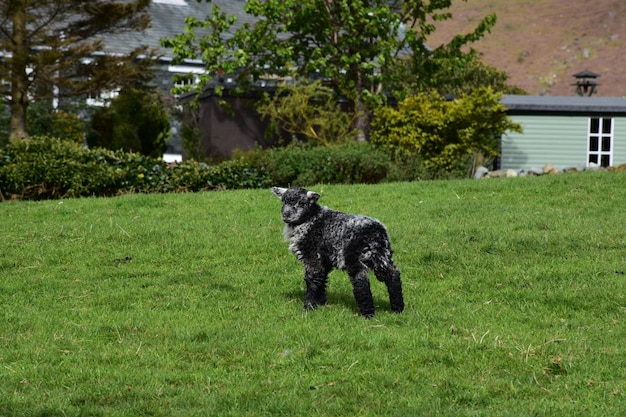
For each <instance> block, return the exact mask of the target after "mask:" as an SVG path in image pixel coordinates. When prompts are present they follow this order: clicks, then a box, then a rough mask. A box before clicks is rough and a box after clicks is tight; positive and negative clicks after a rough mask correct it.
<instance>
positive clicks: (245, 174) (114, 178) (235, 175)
mask: <svg viewBox="0 0 626 417" xmlns="http://www.w3.org/2000/svg"><path fill="white" fill-rule="evenodd" d="M269 185H270V181H269V178H268V177H267V176H265V175H264V174H262V173H260V172H259V171H257V170H256V169H254V168H251V167H248V166H242V165H241V164H238V163H236V162H230V163H227V164H222V165H219V166H210V165H207V164H199V163H197V162H183V163H178V164H167V163H166V162H164V161H163V160H161V159H157V158H152V157H149V156H144V155H141V154H137V153H126V152H122V151H111V150H107V149H102V148H95V149H87V148H85V147H83V146H81V145H78V144H76V143H73V142H69V141H61V140H58V139H55V138H50V137H32V138H29V139H21V140H18V141H12V142H11V143H10V144H9V145H8V146H6V147H5V148H3V149H0V198H3V199H6V198H12V199H29V200H41V199H55V198H62V197H81V196H110V195H118V194H124V193H131V192H143V193H163V192H185V191H202V190H218V189H236V188H260V187H268V186H269Z"/></svg>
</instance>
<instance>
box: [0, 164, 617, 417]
mask: <svg viewBox="0 0 626 417" xmlns="http://www.w3.org/2000/svg"><path fill="white" fill-rule="evenodd" d="M625 185H626V175H625V174H624V173H618V172H599V173H594V172H588V173H582V174H562V175H557V176H544V177H536V178H513V179H502V180H493V179H492V180H480V181H473V180H464V181H446V182H443V181H442V182H421V183H420V182H415V183H398V184H381V185H368V186H365V185H354V186H344V185H336V186H335V185H333V186H318V187H315V189H316V191H320V192H321V194H322V199H321V202H322V203H323V204H326V205H329V206H331V207H333V208H336V209H340V210H344V211H350V212H357V213H362V214H366V215H370V216H374V217H377V218H379V219H380V220H381V221H383V222H384V223H385V224H386V225H387V227H388V229H389V232H390V235H391V238H392V244H393V246H394V249H395V259H396V261H397V264H398V266H399V268H400V269H401V271H402V277H403V281H404V288H405V297H406V303H407V308H406V310H405V312H404V313H403V314H400V315H393V314H391V313H390V312H389V302H388V299H387V296H386V294H385V290H384V286H383V285H382V284H380V283H378V282H375V280H374V281H373V282H372V288H373V291H374V297H375V300H376V304H377V314H376V317H375V318H374V319H372V320H365V319H363V318H361V317H360V316H359V315H358V313H357V310H356V306H355V303H354V300H353V298H352V294H351V289H350V285H349V282H348V280H347V278H346V276H345V275H344V274H343V273H339V272H334V273H333V275H332V277H331V283H330V287H329V305H328V306H326V307H323V308H320V309H319V310H317V311H314V312H303V311H302V301H303V282H302V274H303V273H302V268H301V266H300V265H299V264H298V262H297V261H296V260H295V259H294V257H293V256H292V255H291V254H290V253H288V250H287V245H286V244H285V243H284V242H283V241H282V232H281V231H282V224H281V221H280V214H279V209H280V202H279V201H278V200H277V199H276V198H275V197H274V196H272V194H271V193H270V192H269V190H250V191H228V192H206V193H197V194H177V195H129V196H123V197H117V198H97V199H68V200H63V201H42V202H16V203H3V204H1V205H0V214H2V216H1V217H0V222H1V223H0V224H1V227H2V230H3V231H4V233H3V243H2V251H0V305H2V313H0V314H1V315H0V415H3V416H4V415H7V416H9V415H10V416H81V415H89V416H138V415H151V416H209V415H220V416H229V415H231V416H242V415H247V416H280V415H282V416H302V415H310V416H340V415H345V416H348V415H359V416H402V415H406V416H408V415H442V416H470V415H471V416H493V415H499V416H519V415H550V416H575V415H580V416H589V415H594V416H602V415H606V416H614V415H623V414H624V413H625V412H626V382H625V381H626V371H625V369H626V359H625V358H626V352H625V351H624V340H625V339H626V328H625V322H624V320H625V312H626V311H625V310H626V291H625V290H626V275H625V272H626V260H625V259H624V255H625V253H626V231H625V227H624V226H625V224H624V223H625V220H624V202H625V201H626V187H625Z"/></svg>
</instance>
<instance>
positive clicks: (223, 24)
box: [162, 0, 496, 139]
mask: <svg viewBox="0 0 626 417" xmlns="http://www.w3.org/2000/svg"><path fill="white" fill-rule="evenodd" d="M451 2H452V0H429V1H424V0H351V1H347V0H249V1H247V2H246V3H245V6H244V10H245V11H246V12H247V13H248V14H250V15H252V16H254V18H255V19H256V23H255V24H253V25H249V24H244V25H243V26H241V27H240V28H239V29H237V30H236V31H234V34H233V33H232V29H231V28H232V26H233V24H234V23H235V21H236V18H235V17H234V16H227V15H226V14H225V13H223V12H222V11H221V9H220V8H219V6H217V5H215V6H214V7H213V11H212V14H211V15H210V16H209V17H208V18H207V19H206V20H204V21H201V20H198V19H193V18H188V19H187V21H186V29H185V32H184V33H181V34H179V35H177V36H175V37H173V38H171V39H164V40H162V44H163V46H166V47H171V48H173V51H174V54H175V56H176V59H177V60H179V61H180V60H183V59H186V58H201V59H202V60H203V62H204V63H205V65H206V68H207V70H208V74H209V75H207V76H205V77H203V78H202V82H201V83H200V86H199V87H200V88H201V89H202V88H204V87H205V86H206V85H207V83H208V82H209V80H210V77H212V76H215V75H216V74H220V73H233V74H234V73H236V74H238V79H239V82H240V85H241V87H242V88H246V87H247V83H248V82H250V81H251V80H252V81H254V80H257V79H259V78H261V77H262V76H264V75H267V74H272V75H278V76H297V77H304V78H307V77H310V76H312V75H315V74H317V75H318V76H320V77H323V78H324V80H325V82H326V84H327V85H329V86H331V87H333V88H335V89H336V91H337V92H338V93H340V94H341V95H343V96H345V97H347V98H348V99H349V100H350V102H351V103H352V111H353V113H354V118H353V120H354V126H355V127H356V129H357V131H358V132H359V139H364V138H365V137H366V135H367V132H368V130H369V123H370V116H371V113H372V110H373V109H374V108H375V107H376V106H377V105H379V104H380V103H383V102H384V101H385V98H386V95H385V93H386V92H389V91H394V90H395V89H397V87H398V84H402V83H404V82H406V77H405V74H402V73H401V72H398V71H397V70H396V68H397V67H399V66H400V64H401V63H402V62H409V63H410V67H409V68H411V69H412V70H417V69H420V71H423V72H416V73H413V74H419V77H424V78H428V77H432V76H433V73H432V71H435V70H436V69H437V65H434V64H435V63H437V62H438V60H440V59H442V58H443V57H446V56H450V55H454V56H461V55H462V54H463V52H462V51H461V48H462V47H463V46H465V45H467V44H468V43H471V42H473V41H476V40H478V39H480V38H481V37H482V36H483V35H484V34H485V33H486V32H488V31H489V30H490V29H491V27H492V26H493V25H494V24H495V21H496V17H495V15H489V16H487V17H485V18H484V19H483V20H482V21H480V22H479V24H478V26H477V27H476V29H475V30H474V31H473V32H472V33H470V34H466V35H459V36H456V37H455V38H454V39H453V40H452V41H451V42H450V43H449V44H448V45H443V46H441V47H439V48H436V49H434V50H430V49H429V48H428V47H427V38H428V35H429V34H430V33H432V32H433V31H434V30H435V25H434V24H433V21H438V20H445V19H449V18H450V17H451V14H450V13H449V12H447V9H449V7H450V5H451ZM413 76H416V75H413Z"/></svg>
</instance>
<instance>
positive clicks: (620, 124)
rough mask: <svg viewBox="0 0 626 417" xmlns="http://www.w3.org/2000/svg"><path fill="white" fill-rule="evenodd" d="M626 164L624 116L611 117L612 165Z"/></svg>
mask: <svg viewBox="0 0 626 417" xmlns="http://www.w3.org/2000/svg"><path fill="white" fill-rule="evenodd" d="M621 164H626V116H623V117H615V118H614V119H613V166H618V165H621Z"/></svg>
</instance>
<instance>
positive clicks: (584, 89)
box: [572, 71, 600, 97]
mask: <svg viewBox="0 0 626 417" xmlns="http://www.w3.org/2000/svg"><path fill="white" fill-rule="evenodd" d="M599 76H600V75H599V74H596V73H595V72H591V71H581V72H579V73H577V74H574V77H575V78H576V82H575V83H574V84H572V85H573V86H575V87H576V95H577V96H582V97H591V96H592V95H594V94H595V93H596V92H597V89H598V81H597V78H598V77H599Z"/></svg>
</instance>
